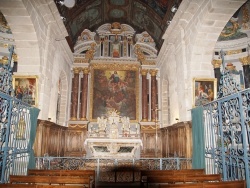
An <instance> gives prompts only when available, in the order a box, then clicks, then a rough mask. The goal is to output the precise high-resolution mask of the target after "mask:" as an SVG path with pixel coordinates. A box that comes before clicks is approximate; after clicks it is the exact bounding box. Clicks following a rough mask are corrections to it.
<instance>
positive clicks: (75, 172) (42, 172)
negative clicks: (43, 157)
mask: <svg viewBox="0 0 250 188" xmlns="http://www.w3.org/2000/svg"><path fill="white" fill-rule="evenodd" d="M28 175H42V176H89V177H90V176H92V177H94V178H95V171H94V170H38V169H29V170H28Z"/></svg>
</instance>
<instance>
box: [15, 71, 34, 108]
mask: <svg viewBox="0 0 250 188" xmlns="http://www.w3.org/2000/svg"><path fill="white" fill-rule="evenodd" d="M12 83H13V89H14V91H15V97H16V98H17V99H19V100H21V101H23V102H25V103H27V104H29V105H32V106H37V94H38V91H37V76H15V75H14V76H13V81H12Z"/></svg>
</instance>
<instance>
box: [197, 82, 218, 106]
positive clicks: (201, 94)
mask: <svg viewBox="0 0 250 188" xmlns="http://www.w3.org/2000/svg"><path fill="white" fill-rule="evenodd" d="M193 93H194V95H193V106H194V107H196V106H201V105H205V104H207V103H209V102H211V101H213V100H215V98H216V93H217V79H216V78H193Z"/></svg>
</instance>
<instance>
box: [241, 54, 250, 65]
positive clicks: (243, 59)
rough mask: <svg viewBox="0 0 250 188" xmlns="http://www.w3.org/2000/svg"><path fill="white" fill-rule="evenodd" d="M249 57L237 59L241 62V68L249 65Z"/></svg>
mask: <svg viewBox="0 0 250 188" xmlns="http://www.w3.org/2000/svg"><path fill="white" fill-rule="evenodd" d="M249 60H250V56H246V57H242V58H239V61H240V62H241V64H242V66H244V65H250V61H249Z"/></svg>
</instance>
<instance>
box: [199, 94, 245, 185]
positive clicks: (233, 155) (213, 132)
mask: <svg viewBox="0 0 250 188" xmlns="http://www.w3.org/2000/svg"><path fill="white" fill-rule="evenodd" d="M203 114H204V128H205V158H206V169H207V172H208V173H221V174H222V175H223V179H224V180H225V181H227V180H241V179H245V180H246V181H247V185H248V188H250V179H249V162H250V153H249V141H250V135H249V133H250V127H249V126H250V123H249V120H250V119H249V115H250V89H247V90H243V91H239V92H237V93H234V94H231V95H228V96H226V97H223V98H220V99H219V100H216V101H213V102H211V103H209V104H207V105H204V106H203Z"/></svg>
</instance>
